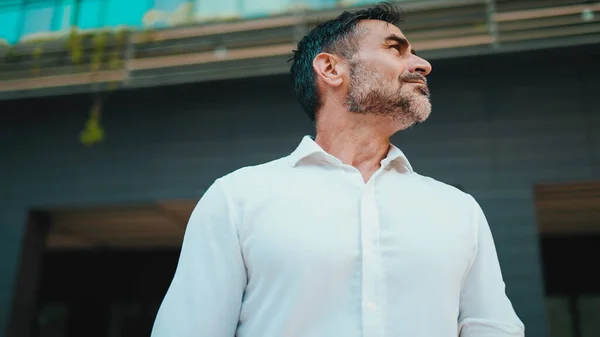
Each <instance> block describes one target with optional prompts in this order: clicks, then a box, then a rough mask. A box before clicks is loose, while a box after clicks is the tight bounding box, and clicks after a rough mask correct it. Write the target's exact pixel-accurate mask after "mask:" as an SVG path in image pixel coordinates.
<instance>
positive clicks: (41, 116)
mask: <svg viewBox="0 0 600 337" xmlns="http://www.w3.org/2000/svg"><path fill="white" fill-rule="evenodd" d="M598 50H599V49H598V48H597V47H595V48H594V47H586V48H581V49H568V50H567V49H563V50H546V51H541V52H535V53H525V54H506V55H494V56H487V57H475V58H470V59H455V60H446V61H440V62H437V63H435V62H434V64H433V68H434V71H433V73H432V75H431V80H430V83H431V90H432V97H433V107H434V108H433V114H432V116H431V117H430V120H428V121H427V122H426V123H424V124H422V125H418V126H416V127H414V128H412V129H409V130H406V131H404V132H401V133H399V134H398V135H397V136H395V137H394V138H393V141H394V143H395V144H397V145H398V146H399V147H400V148H401V149H402V150H403V151H404V152H405V153H406V154H407V156H408V158H409V160H410V161H411V163H412V164H413V166H414V168H415V170H416V171H418V172H420V173H422V174H424V175H429V176H432V177H434V178H436V179H438V180H441V181H443V182H446V183H450V184H453V185H457V186H459V187H460V188H461V189H462V190H464V191H465V192H467V193H470V194H472V195H473V196H474V197H475V198H476V199H477V200H478V201H479V202H480V204H481V205H482V208H483V210H484V211H485V213H486V215H487V217H488V220H489V222H490V226H491V228H492V232H493V234H494V237H495V240H496V245H497V249H498V254H499V258H500V261H501V265H502V268H503V274H504V277H505V280H506V283H507V292H508V295H509V296H510V298H511V300H512V301H513V303H514V306H515V308H516V310H517V312H518V314H519V316H520V317H521V318H522V319H523V321H524V322H525V324H526V326H527V335H528V336H531V337H538V336H539V337H543V336H547V333H548V329H547V319H546V304H545V290H544V280H543V275H542V267H541V263H542V261H541V255H540V245H539V233H538V225H537V222H536V209H535V202H534V192H533V189H534V185H535V184H539V183H548V182H565V181H589V180H598V179H600V110H598V105H597V95H596V92H597V85H596V82H597V81H598V77H597V76H598V75H597V74H598V73H600V72H598V70H600V69H599V66H598V63H597V62H595V61H594V60H595V57H597V56H598ZM91 100H92V96H90V95H88V94H81V95H72V96H59V97H47V98H38V99H30V100H12V101H3V102H0V111H1V112H2V113H1V115H0V120H1V121H2V122H1V123H0V137H1V138H0V153H1V154H2V166H1V169H0V186H2V188H1V189H0V199H1V200H2V203H1V204H0V241H1V244H0V247H1V255H0V256H1V263H0V329H1V330H3V331H5V329H7V327H8V325H9V320H10V319H11V317H12V316H11V313H12V312H13V311H14V310H15V306H17V305H18V304H15V289H17V288H18V286H19V285H18V284H17V283H18V282H17V275H18V270H19V265H20V259H22V258H23V253H22V252H21V247H22V242H23V241H22V238H23V235H24V233H25V228H26V226H25V224H26V223H27V219H28V214H29V213H30V212H31V211H32V210H34V209H50V208H55V207H64V206H88V205H106V204H111V205H114V204H130V203H143V202H152V201H155V200H171V199H191V200H197V199H199V198H200V197H201V196H202V193H203V191H204V190H205V189H206V188H207V187H208V186H209V185H210V184H211V183H212V182H213V181H214V180H215V179H216V178H218V177H220V176H222V175H224V174H227V173H229V172H231V171H232V170H235V169H237V168H239V167H241V166H246V165H253V164H258V163H262V162H265V161H269V160H272V159H275V158H278V157H280V156H285V155H287V154H289V153H290V152H291V151H292V150H293V149H294V148H295V146H296V145H297V144H298V142H299V141H300V139H301V137H302V136H303V135H305V134H311V133H312V132H313V129H312V125H311V123H310V121H309V120H308V118H307V117H306V116H305V115H304V114H303V112H302V111H301V109H300V108H299V106H298V105H297V104H296V102H295V98H294V96H293V93H292V89H291V84H290V80H289V77H288V76H286V75H278V76H267V77H261V78H252V79H242V80H229V81H219V82H207V83H201V84H187V85H176V86H170V87H158V88H147V89H136V90H132V91H123V92H115V93H113V94H112V96H110V97H108V98H107V99H106V100H105V105H104V112H103V115H102V122H101V123H102V124H103V126H104V130H105V133H106V138H105V140H104V141H103V142H101V143H98V144H95V145H93V146H91V147H86V146H83V145H82V144H81V143H80V142H79V140H78V132H79V131H80V129H81V127H82V125H83V124H84V122H85V120H86V118H87V111H88V109H89V104H90V102H91ZM73 268H76V267H75V266H73ZM115 277H117V278H118V275H115ZM21 281H22V280H21ZM90 291H93V290H92V289H90Z"/></svg>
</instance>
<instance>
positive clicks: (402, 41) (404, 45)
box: [385, 34, 417, 55]
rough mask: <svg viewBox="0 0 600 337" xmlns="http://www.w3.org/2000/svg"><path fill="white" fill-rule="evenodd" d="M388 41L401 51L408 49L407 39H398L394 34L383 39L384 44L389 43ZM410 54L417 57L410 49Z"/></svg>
mask: <svg viewBox="0 0 600 337" xmlns="http://www.w3.org/2000/svg"><path fill="white" fill-rule="evenodd" d="M389 41H394V42H397V43H398V44H399V45H400V46H401V47H402V48H403V49H408V48H409V47H410V43H408V40H407V39H405V38H403V37H400V36H398V35H396V34H390V35H388V36H387V37H386V38H385V42H389ZM410 52H411V53H412V54H413V55H417V52H416V51H415V50H414V49H411V51H410Z"/></svg>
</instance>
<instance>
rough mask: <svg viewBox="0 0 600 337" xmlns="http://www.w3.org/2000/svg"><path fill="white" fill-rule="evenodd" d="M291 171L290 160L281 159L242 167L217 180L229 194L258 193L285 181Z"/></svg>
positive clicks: (286, 158)
mask: <svg viewBox="0 0 600 337" xmlns="http://www.w3.org/2000/svg"><path fill="white" fill-rule="evenodd" d="M290 169H291V166H290V165H289V158H288V157H281V158H278V159H275V160H272V161H269V162H265V163H262V164H258V165H251V166H244V167H241V168H239V169H237V170H235V171H232V172H230V173H228V174H226V175H224V176H222V177H220V178H219V179H217V180H218V181H219V182H220V183H221V185H222V186H223V188H224V189H225V190H226V191H227V192H228V193H232V194H236V195H239V194H245V193H244V192H250V193H252V192H254V193H256V192H258V190H260V189H262V190H264V189H266V188H269V186H272V185H274V184H278V183H280V182H281V180H285V177H286V176H287V174H286V173H288V171H289V170H290ZM257 189H258V190H257Z"/></svg>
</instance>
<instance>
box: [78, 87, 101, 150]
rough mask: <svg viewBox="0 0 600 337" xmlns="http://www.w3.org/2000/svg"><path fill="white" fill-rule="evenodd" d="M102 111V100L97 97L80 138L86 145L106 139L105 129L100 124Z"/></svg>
mask: <svg viewBox="0 0 600 337" xmlns="http://www.w3.org/2000/svg"><path fill="white" fill-rule="evenodd" d="M101 112H102V102H101V100H100V99H99V98H97V99H96V101H95V102H94V105H92V108H91V109H90V117H89V118H88V120H87V121H86V122H85V127H84V129H83V131H81V133H80V135H79V140H80V141H81V143H83V144H84V145H85V146H88V147H89V146H92V145H94V144H96V143H99V142H102V141H103V140H104V129H103V128H102V125H100V114H101Z"/></svg>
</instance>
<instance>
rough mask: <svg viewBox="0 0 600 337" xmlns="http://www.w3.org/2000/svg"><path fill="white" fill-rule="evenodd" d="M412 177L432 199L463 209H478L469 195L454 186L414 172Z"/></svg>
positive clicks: (477, 205) (475, 202)
mask: <svg viewBox="0 0 600 337" xmlns="http://www.w3.org/2000/svg"><path fill="white" fill-rule="evenodd" d="M412 175H413V177H414V179H416V181H417V182H418V184H419V186H421V187H422V189H423V190H424V191H425V193H427V194H429V195H430V196H431V197H432V198H435V199H437V200H440V201H442V202H444V203H447V204H451V205H454V206H460V207H464V208H465V209H468V210H473V209H474V208H478V207H479V204H478V203H477V201H476V200H475V198H473V196H472V195H471V194H469V193H466V192H464V191H462V190H460V189H459V188H457V187H456V186H453V185H450V184H448V183H445V182H442V181H439V180H437V179H434V178H432V177H429V176H425V175H421V174H419V173H416V172H413V173H412Z"/></svg>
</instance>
